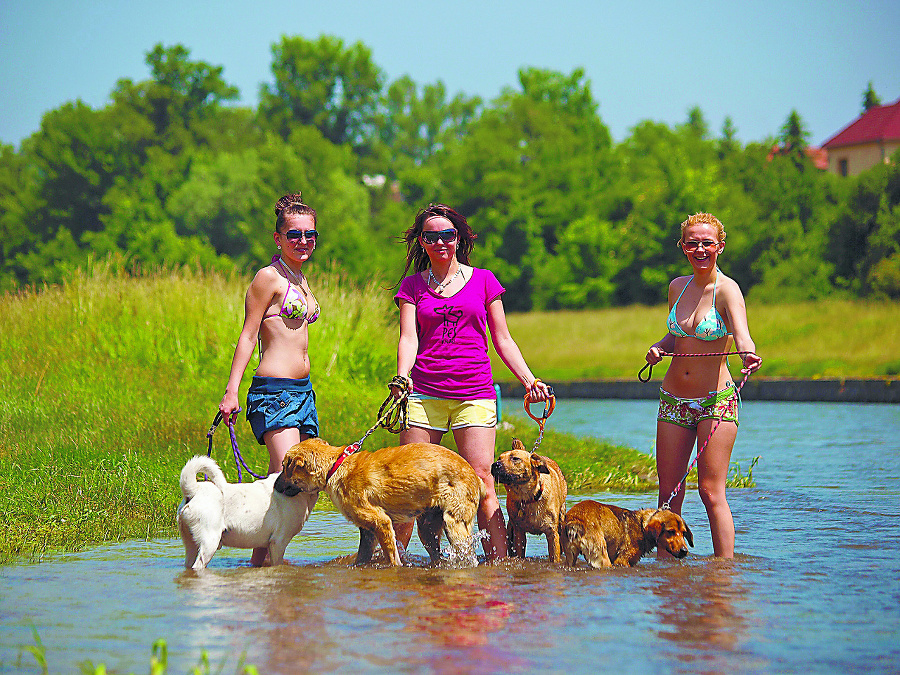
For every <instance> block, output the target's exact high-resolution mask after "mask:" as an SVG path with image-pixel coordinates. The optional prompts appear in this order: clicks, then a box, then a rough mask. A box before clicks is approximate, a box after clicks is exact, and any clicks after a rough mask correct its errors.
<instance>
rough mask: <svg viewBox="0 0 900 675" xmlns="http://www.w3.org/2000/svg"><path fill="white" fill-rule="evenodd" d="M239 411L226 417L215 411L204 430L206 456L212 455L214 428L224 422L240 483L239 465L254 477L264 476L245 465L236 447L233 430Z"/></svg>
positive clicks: (241, 475)
mask: <svg viewBox="0 0 900 675" xmlns="http://www.w3.org/2000/svg"><path fill="white" fill-rule="evenodd" d="M239 412H241V409H240V408H238V409H237V410H234V411H232V412H231V413H229V415H228V416H227V417H226V416H225V415H223V414H222V411H221V410H220V411H219V412H217V413H216V416H215V418H214V419H213V423H212V425H211V426H210V427H209V431H207V432H206V440H207V447H206V456H207V457H212V439H213V434H214V433H215V431H216V428H217V427H218V426H219V424H221V423H222V422H223V421H224V422H225V425H226V426H227V427H228V435H229V436H230V437H231V453H232V454H233V455H234V463H235V464H236V465H237V472H238V483H240V482H241V481H242V480H243V474H242V473H241V467H243V468H244V469H246V470H247V473H249V474H250V475H251V476H253V477H254V478H265V476H260V475H259V474H258V473H254V472H253V470H252V469H251V468H250V467H249V466H247V463H246V462H245V461H244V457H243V456H242V455H241V451H240V449H239V448H238V442H237V434H236V433H235V431H234V423H235V421H236V420H237V416H238V413H239Z"/></svg>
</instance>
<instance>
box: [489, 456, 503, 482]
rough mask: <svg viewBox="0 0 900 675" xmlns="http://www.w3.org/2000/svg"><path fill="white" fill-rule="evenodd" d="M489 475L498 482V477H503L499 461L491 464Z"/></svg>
mask: <svg viewBox="0 0 900 675" xmlns="http://www.w3.org/2000/svg"><path fill="white" fill-rule="evenodd" d="M491 475H492V476H493V477H494V478H496V479H497V480H500V476H501V475H503V465H502V464H501V463H500V460H499V459H498V460H497V461H496V462H494V463H493V464H491Z"/></svg>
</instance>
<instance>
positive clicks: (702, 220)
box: [678, 213, 725, 246]
mask: <svg viewBox="0 0 900 675" xmlns="http://www.w3.org/2000/svg"><path fill="white" fill-rule="evenodd" d="M691 225H712V226H713V227H715V228H716V232H717V233H718V235H719V242H720V243H723V244H724V243H725V226H724V225H722V223H721V222H719V219H718V218H716V217H715V216H714V215H713V214H711V213H695V214H694V215H692V216H688V219H687V220H685V221H684V222H683V223H682V224H681V238H680V239H679V240H678V245H679V246H681V245H682V244H683V243H684V231H685V230H686V229H687V228H688V227H690V226H691Z"/></svg>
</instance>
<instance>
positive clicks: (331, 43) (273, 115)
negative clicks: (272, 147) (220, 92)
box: [259, 35, 384, 150]
mask: <svg viewBox="0 0 900 675" xmlns="http://www.w3.org/2000/svg"><path fill="white" fill-rule="evenodd" d="M272 54H273V61H272V74H273V75H274V76H275V82H274V84H271V85H270V84H263V85H262V88H261V90H260V103H259V114H260V118H261V120H262V123H263V125H264V126H268V127H269V128H271V129H274V130H275V131H276V132H277V133H279V134H280V135H281V136H282V137H283V138H287V137H288V135H289V134H290V132H291V130H292V129H293V128H294V127H295V126H297V125H303V124H308V125H312V126H315V127H316V128H318V129H319V131H321V132H322V135H324V136H325V138H327V139H328V140H330V141H331V142H332V143H334V144H335V145H343V144H345V143H347V144H350V145H351V146H353V147H354V148H356V149H357V150H363V149H364V148H365V146H367V145H369V144H370V143H371V141H372V137H373V134H374V129H375V117H376V113H377V106H378V97H379V94H380V92H381V88H382V85H383V80H384V75H383V74H382V72H381V69H380V68H378V66H376V65H375V64H374V63H373V62H372V54H371V51H370V50H369V48H368V47H366V46H365V45H363V44H362V43H361V42H355V43H354V44H352V45H351V46H350V47H348V48H345V47H344V42H343V41H342V40H341V39H339V38H336V37H331V36H327V35H323V36H321V37H319V39H318V40H316V41H311V40H307V39H305V38H302V37H287V36H285V37H283V38H282V40H281V42H280V43H278V44H276V45H273V46H272Z"/></svg>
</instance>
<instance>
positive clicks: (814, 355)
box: [492, 300, 900, 382]
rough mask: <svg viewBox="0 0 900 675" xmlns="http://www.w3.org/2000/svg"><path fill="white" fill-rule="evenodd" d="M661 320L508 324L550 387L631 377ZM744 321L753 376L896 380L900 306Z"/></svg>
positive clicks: (636, 315)
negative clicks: (753, 357) (756, 359)
mask: <svg viewBox="0 0 900 675" xmlns="http://www.w3.org/2000/svg"><path fill="white" fill-rule="evenodd" d="M665 318H666V308H665V307H662V306H659V307H641V306H635V307H625V308H614V309H607V310H588V311H582V312H568V311H560V312H535V313H529V314H513V315H510V316H509V317H508V321H509V327H510V331H511V332H512V334H513V337H515V339H516V342H518V344H519V346H520V347H521V348H522V352H523V353H524V354H525V356H526V358H527V359H528V362H529V365H530V366H531V367H532V370H534V371H535V373H536V374H538V375H539V376H540V377H541V378H542V379H544V380H546V381H548V382H552V381H553V380H558V381H568V380H582V379H604V378H621V379H634V378H635V376H636V374H637V372H638V370H639V369H640V368H641V366H643V365H644V363H645V362H644V355H645V354H646V353H647V349H648V348H649V347H650V345H651V344H653V343H654V342H656V341H657V340H658V339H659V338H661V337H662V336H663V334H664V331H665ZM747 320H748V323H749V325H750V331H751V334H752V335H753V339H754V341H755V342H756V347H757V350H758V351H759V354H760V355H761V356H762V357H763V359H764V362H763V367H762V369H761V370H760V371H759V374H758V375H756V376H755V377H789V378H801V379H805V378H816V377H846V378H869V377H890V378H894V377H896V376H897V375H900V303H897V302H885V303H873V302H863V301H851V300H828V301H824V302H816V303H812V302H808V303H794V304H786V305H777V306H759V305H754V304H753V303H751V304H749V305H748V307H747ZM492 359H494V364H495V368H494V372H495V373H496V374H497V377H498V379H502V380H509V379H511V376H510V375H509V373H508V371H506V369H505V368H503V366H502V363H501V362H500V361H499V359H497V357H496V355H495V354H492ZM662 372H664V371H662V370H659V371H658V373H660V374H661V373H662ZM734 372H736V370H735V371H734Z"/></svg>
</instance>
